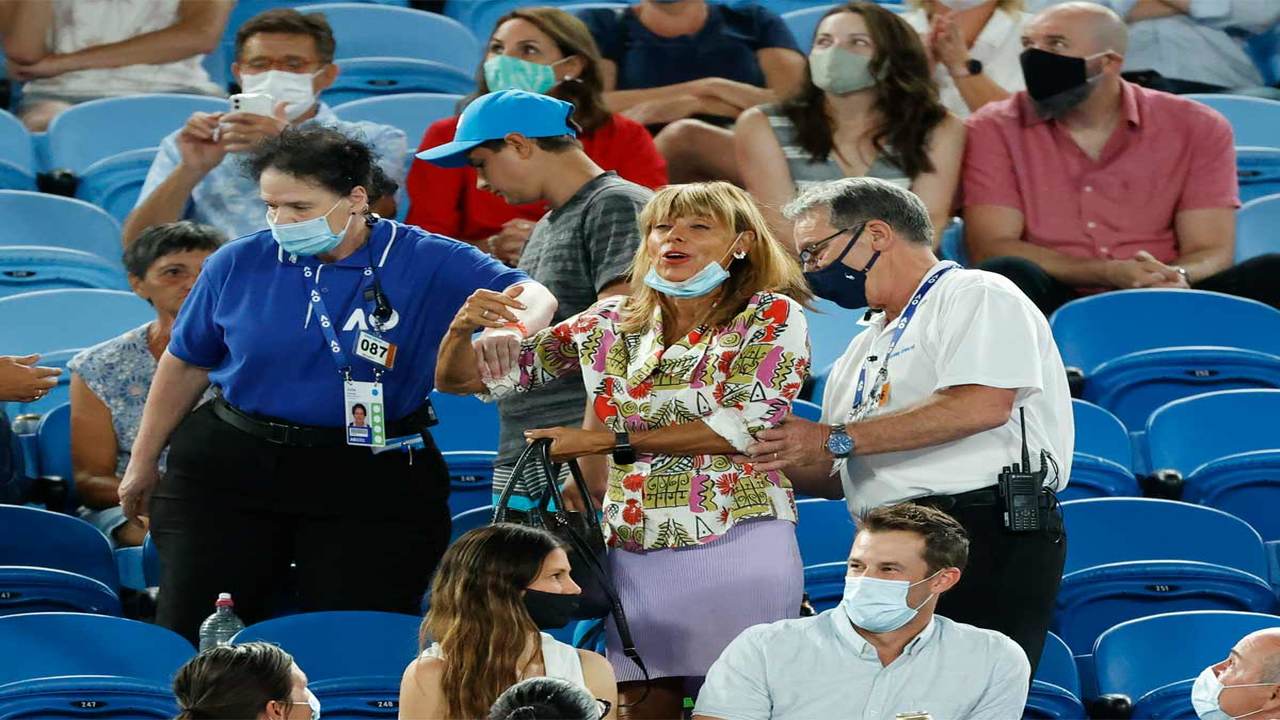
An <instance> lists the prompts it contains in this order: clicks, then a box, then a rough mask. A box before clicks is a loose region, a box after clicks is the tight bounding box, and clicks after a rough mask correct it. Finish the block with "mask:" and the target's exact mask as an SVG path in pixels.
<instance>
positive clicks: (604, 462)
mask: <svg viewBox="0 0 1280 720" xmlns="http://www.w3.org/2000/svg"><path fill="white" fill-rule="evenodd" d="M630 292H631V284H630V283H629V282H627V281H626V280H625V279H624V280H617V281H615V282H613V283H610V284H609V285H606V286H605V287H604V289H602V290H601V291H600V292H599V293H598V294H597V295H596V299H597V300H604V299H605V298H607V297H612V296H614V295H628V294H630ZM582 429H583V430H592V431H600V430H605V429H606V428H605V426H604V423H603V422H601V421H600V418H599V417H597V416H596V413H595V399H594V398H593V397H592V396H591V395H588V396H587V405H586V407H585V408H583V410H582ZM578 467H580V468H581V469H582V477H583V479H584V480H586V481H587V489H588V490H589V491H591V496H592V498H594V499H595V501H596V502H597V503H599V502H601V500H602V498H604V493H605V490H606V489H607V488H608V486H609V459H608V458H606V457H605V456H603V455H588V456H586V457H583V458H581V459H579V460H578ZM597 697H598V696H597Z"/></svg>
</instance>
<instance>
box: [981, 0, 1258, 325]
mask: <svg viewBox="0 0 1280 720" xmlns="http://www.w3.org/2000/svg"><path fill="white" fill-rule="evenodd" d="M1127 41H1128V38H1127V28H1126V27H1125V24H1124V22H1123V21H1122V20H1121V19H1120V18H1119V17H1118V16H1117V15H1116V14H1115V13H1114V12H1112V11H1111V10H1109V9H1107V8H1105V7H1102V6H1100V5H1095V4H1092V3H1085V2H1071V3H1066V4H1063V5H1057V6H1054V7H1051V8H1049V9H1047V10H1045V11H1043V12H1041V13H1039V14H1038V15H1036V16H1035V17H1034V18H1032V19H1031V20H1030V21H1029V22H1028V23H1027V25H1026V27H1025V29H1024V31H1023V36H1022V44H1023V46H1024V47H1025V48H1026V50H1025V51H1024V52H1023V54H1022V71H1023V74H1024V75H1025V77H1026V82H1027V90H1026V92H1020V93H1017V94H1015V95H1014V96H1013V97H1011V98H1009V99H1008V100H1003V101H1000V102H996V103H990V104H988V105H986V106H985V107H983V108H982V109H981V110H980V111H979V112H977V113H975V114H973V115H972V116H970V117H969V119H968V120H967V121H966V124H967V126H968V130H969V134H968V145H967V147H966V150H965V168H964V178H963V182H962V190H963V195H964V205H965V209H964V219H965V231H966V240H967V242H968V245H969V253H970V255H971V256H972V257H973V259H974V260H975V261H977V262H980V263H982V264H981V267H982V268H984V269H988V270H991V271H993V272H998V273H1000V274H1002V275H1005V276H1007V277H1008V278H1010V279H1011V280H1013V281H1014V283H1016V284H1017V285H1018V287H1020V288H1021V289H1022V290H1023V292H1025V293H1026V294H1027V295H1028V296H1029V297H1030V298H1031V299H1032V301H1033V302H1035V304H1036V305H1037V306H1038V307H1039V308H1040V309H1041V310H1042V311H1043V312H1044V313H1045V314H1046V315H1047V314H1050V313H1052V312H1053V311H1054V310H1056V309H1057V308H1058V307H1059V306H1061V305H1063V304H1064V303H1066V302H1068V301H1070V300H1072V299H1074V298H1076V297H1079V296H1081V295H1086V294H1091V293H1097V292H1102V291H1105V290H1113V289H1126V288H1150V287H1165V288H1186V287H1193V288H1196V289H1200V290H1215V291H1218V292H1224V293H1228V294H1231V295H1238V296H1241V297H1247V298H1253V299H1255V300H1260V301H1262V302H1265V303H1267V304H1269V305H1271V306H1273V307H1280V284H1277V283H1276V282H1275V277H1276V273H1277V272H1278V271H1280V255H1276V254H1273V255H1263V256H1260V257H1256V258H1253V259H1251V260H1248V261H1245V262H1243V263H1241V264H1239V265H1237V266H1235V267H1232V255H1233V250H1234V237H1235V208H1237V207H1239V205H1240V201H1239V193H1238V187H1237V182H1236V165H1235V151H1234V139H1233V135H1232V131H1231V126H1230V124H1228V122H1227V121H1226V119H1225V118H1223V117H1222V116H1221V115H1220V114H1218V113H1217V112H1216V111H1214V110H1212V109H1210V108H1208V107H1207V106H1205V105H1202V104H1200V103H1196V102H1194V101H1191V100H1187V99H1184V98H1181V97H1178V96H1175V95H1169V94H1167V93H1162V92H1157V91H1154V90H1147V89H1145V88H1142V87H1139V86H1138V85H1134V84H1132V83H1129V82H1126V81H1125V80H1123V79H1122V78H1121V77H1120V71H1121V68H1122V67H1123V65H1124V54H1125V49H1126V46H1127Z"/></svg>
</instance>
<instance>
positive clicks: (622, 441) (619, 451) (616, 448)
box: [613, 432, 636, 465]
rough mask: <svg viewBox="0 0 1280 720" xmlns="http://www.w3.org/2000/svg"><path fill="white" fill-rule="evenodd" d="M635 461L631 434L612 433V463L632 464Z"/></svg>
mask: <svg viewBox="0 0 1280 720" xmlns="http://www.w3.org/2000/svg"><path fill="white" fill-rule="evenodd" d="M635 461H636V450H635V448H633V447H631V436H630V435H628V434H627V433H624V432H620V433H614V434H613V464H614V465H632V464H634V463H635Z"/></svg>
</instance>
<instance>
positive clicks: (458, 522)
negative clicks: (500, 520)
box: [449, 505, 493, 543]
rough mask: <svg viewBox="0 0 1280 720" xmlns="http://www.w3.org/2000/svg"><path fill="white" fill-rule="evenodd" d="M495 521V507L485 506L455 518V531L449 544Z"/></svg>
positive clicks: (451, 534) (459, 514)
mask: <svg viewBox="0 0 1280 720" xmlns="http://www.w3.org/2000/svg"><path fill="white" fill-rule="evenodd" d="M492 520H493V506H492V505H485V506H484V507H478V508H475V509H472V510H467V511H466V512H462V513H458V514H457V515H454V516H453V529H452V531H451V532H450V534H449V542H451V543H452V542H453V541H454V540H457V539H458V538H460V537H462V536H463V535H466V534H467V533H468V532H470V531H472V530H475V529H476V528H479V527H484V526H485V525H488V524H489V523H490V522H491V521H492Z"/></svg>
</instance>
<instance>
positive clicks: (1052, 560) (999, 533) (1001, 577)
mask: <svg viewBox="0 0 1280 720" xmlns="http://www.w3.org/2000/svg"><path fill="white" fill-rule="evenodd" d="M921 504H931V505H934V506H935V507H938V509H939V510H943V511H944V512H946V513H947V514H948V515H950V516H951V517H953V518H955V519H956V522H959V523H960V525H962V526H963V527H964V529H965V531H966V532H968V533H969V564H968V566H967V567H965V569H964V573H963V574H962V575H961V577H960V582H959V583H957V584H956V586H955V587H953V588H951V590H949V591H947V592H946V593H944V594H943V595H942V596H941V597H940V598H938V614H939V615H942V616H943V617H946V618H949V619H951V620H955V621H957V622H963V623H969V624H970V625H974V626H977V627H980V628H987V629H989V630H998V631H1000V632H1002V633H1004V634H1005V635H1008V636H1009V637H1011V638H1013V641H1014V642H1016V643H1018V645H1020V646H1021V647H1022V649H1023V650H1024V651H1025V652H1026V653H1027V659H1028V660H1030V661H1031V673H1032V674H1033V675H1034V674H1035V671H1036V666H1037V665H1038V664H1039V663H1040V652H1041V651H1042V650H1043V649H1044V638H1045V634H1046V633H1048V632H1049V623H1050V620H1051V619H1052V616H1053V603H1054V600H1055V599H1056V598H1057V596H1058V584H1059V583H1060V582H1061V581H1062V567H1063V564H1064V563H1065V562H1066V560H1067V538H1066V535H1065V533H1064V532H1063V528H1062V513H1061V511H1059V510H1058V509H1057V508H1056V507H1054V508H1052V509H1050V510H1049V511H1048V518H1047V520H1048V522H1046V528H1045V529H1044V530H1042V531H1039V532H1028V533H1011V532H1008V531H1006V530H1005V529H1004V526H1003V523H1002V520H1001V517H1000V509H999V508H998V507H997V506H995V505H970V506H967V507H956V508H951V509H948V508H947V507H945V504H942V505H938V504H934V503H932V502H922V503H921Z"/></svg>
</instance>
